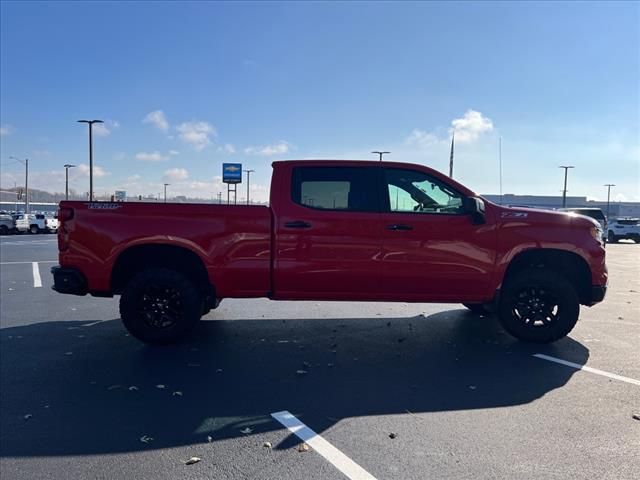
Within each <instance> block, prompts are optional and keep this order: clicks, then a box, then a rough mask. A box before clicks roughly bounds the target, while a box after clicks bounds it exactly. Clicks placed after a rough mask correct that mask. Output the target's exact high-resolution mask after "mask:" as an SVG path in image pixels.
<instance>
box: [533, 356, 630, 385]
mask: <svg viewBox="0 0 640 480" xmlns="http://www.w3.org/2000/svg"><path fill="white" fill-rule="evenodd" d="M533 356H534V357H537V358H541V359H542V360H547V361H549V362H555V363H559V364H561V365H566V366H567V367H571V368H575V369H577V370H584V371H585V372H591V373H595V374H596V375H602V376H603V377H609V378H613V379H614V380H620V381H621V382H627V383H630V384H632V385H638V386H640V380H635V379H633V378H629V377H623V376H622V375H616V374H615V373H609V372H605V371H604V370H598V369H597V368H591V367H587V366H585V365H580V364H578V363H573V362H567V361H566V360H562V359H560V358H556V357H550V356H549V355H544V354H542V353H536V354H534V355H533Z"/></svg>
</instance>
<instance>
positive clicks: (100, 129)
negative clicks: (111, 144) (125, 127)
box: [93, 120, 120, 173]
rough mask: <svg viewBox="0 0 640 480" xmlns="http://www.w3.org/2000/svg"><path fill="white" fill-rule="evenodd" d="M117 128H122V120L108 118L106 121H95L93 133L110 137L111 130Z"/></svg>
mask: <svg viewBox="0 0 640 480" xmlns="http://www.w3.org/2000/svg"><path fill="white" fill-rule="evenodd" d="M117 128H120V122H117V121H116V120H107V121H105V122H104V123H94V124H93V134H94V135H96V136H98V137H108V136H109V135H111V132H113V131H114V130H116V129H117ZM94 173H95V172H94Z"/></svg>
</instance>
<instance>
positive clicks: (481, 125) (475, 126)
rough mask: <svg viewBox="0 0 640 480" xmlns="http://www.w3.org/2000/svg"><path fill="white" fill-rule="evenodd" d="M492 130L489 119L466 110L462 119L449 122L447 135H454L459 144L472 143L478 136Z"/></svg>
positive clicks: (478, 113) (491, 123) (473, 111)
mask: <svg viewBox="0 0 640 480" xmlns="http://www.w3.org/2000/svg"><path fill="white" fill-rule="evenodd" d="M491 130H493V122H492V121H491V119H489V118H487V117H485V116H483V115H482V113H480V112H477V111H475V110H467V111H466V113H465V114H464V116H463V117H462V118H456V119H454V120H453V121H452V122H451V128H450V129H449V134H453V133H454V132H455V134H456V140H458V141H460V142H463V143H464V142H473V141H475V140H477V139H478V137H479V136H480V135H482V134H483V133H486V132H490V131H491Z"/></svg>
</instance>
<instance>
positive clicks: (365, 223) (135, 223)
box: [52, 160, 607, 344]
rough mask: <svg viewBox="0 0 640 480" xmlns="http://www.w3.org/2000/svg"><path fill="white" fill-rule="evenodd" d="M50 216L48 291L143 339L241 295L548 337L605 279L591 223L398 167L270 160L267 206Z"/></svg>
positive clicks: (100, 210) (593, 297) (599, 296)
mask: <svg viewBox="0 0 640 480" xmlns="http://www.w3.org/2000/svg"><path fill="white" fill-rule="evenodd" d="M58 218H59V219H60V226H59V229H58V248H59V261H60V266H56V267H54V268H53V269H52V273H53V276H54V286H53V288H54V290H56V291H58V292H60V293H68V294H75V295H85V294H87V293H89V294H91V295H93V296H97V297H102V296H104V297H111V296H113V295H121V297H120V314H121V317H122V320H123V322H124V324H125V326H126V328H127V329H128V330H129V332H130V333H131V334H132V335H134V336H135V337H136V338H138V339H140V340H142V341H143V342H147V343H153V344H165V343H172V342H175V341H177V340H179V339H180V338H181V337H183V336H184V335H185V334H186V333H187V332H188V331H189V330H190V329H191V328H192V327H194V325H195V324H196V323H197V322H198V320H199V319H200V318H201V316H202V315H203V314H205V313H207V312H208V311H209V310H210V309H212V308H215V307H217V306H218V304H219V302H220V300H222V299H223V298H252V297H267V298H270V299H273V300H346V301H399V302H446V303H453V302H456V303H457V302H459V303H463V304H464V305H465V306H466V307H467V308H469V309H470V310H472V311H474V312H479V311H484V310H485V309H488V310H491V311H494V312H496V313H497V316H498V318H499V320H500V322H501V324H502V326H503V327H504V328H505V330H506V331H507V332H509V333H510V334H511V335H513V336H515V337H517V338H519V339H521V340H524V341H532V342H552V341H555V340H557V339H559V338H562V337H564V336H565V335H567V334H568V333H569V332H570V331H571V329H572V328H573V327H574V325H575V323H576V321H577V320H578V315H579V310H580V305H581V304H582V305H587V306H592V305H594V304H595V303H597V302H600V301H602V300H603V299H604V296H605V292H606V288H607V267H606V265H605V249H604V245H603V243H602V232H601V231H600V226H599V225H598V223H597V222H595V221H593V220H591V219H589V218H587V217H583V216H580V215H572V214H567V213H559V212H551V211H542V210H534V209H524V208H507V207H503V206H499V205H495V204H493V203H491V202H489V201H487V200H484V199H482V198H480V197H479V196H478V195H477V194H475V193H474V192H472V191H471V190H469V189H467V188H466V187H464V186H463V185H461V184H459V183H457V182H456V181H454V180H452V179H451V178H448V177H446V176H445V175H443V174H441V173H439V172H437V171H435V170H433V169H430V168H427V167H424V166H421V165H413V164H407V163H396V162H370V161H328V160H317V161H316V160H305V161H283V162H274V163H273V178H272V183H271V198H270V206H269V207H266V206H229V205H204V204H202V205H199V204H190V205H184V204H180V205H178V204H155V203H104V202H61V203H60V210H59V214H58Z"/></svg>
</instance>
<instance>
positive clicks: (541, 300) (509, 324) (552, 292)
mask: <svg viewBox="0 0 640 480" xmlns="http://www.w3.org/2000/svg"><path fill="white" fill-rule="evenodd" d="M579 315H580V301H579V298H578V294H577V292H576V290H575V288H574V287H573V285H572V284H571V283H570V282H569V281H568V280H567V279H566V278H565V277H564V276H562V275H560V274H558V273H556V272H554V271H551V270H548V269H545V268H530V269H527V270H524V271H522V272H520V273H517V274H516V275H514V276H513V277H512V278H511V279H509V280H507V282H506V284H505V286H504V288H503V290H502V294H501V296H500V305H499V307H498V320H499V321H500V324H501V325H502V327H503V328H504V329H505V330H506V331H507V332H508V333H510V334H511V335H513V336H514V337H516V338H517V339H519V340H522V341H524V342H532V343H551V342H555V341H556V340H559V339H561V338H562V337H565V336H566V335H567V334H568V333H569V332H570V331H571V330H572V329H573V327H574V326H575V325H576V322H577V321H578V316H579Z"/></svg>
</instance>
